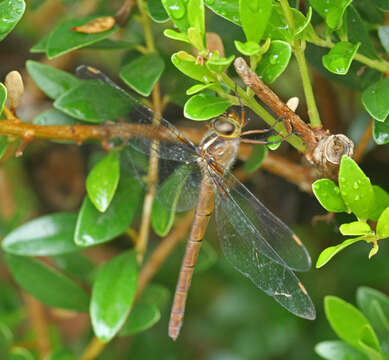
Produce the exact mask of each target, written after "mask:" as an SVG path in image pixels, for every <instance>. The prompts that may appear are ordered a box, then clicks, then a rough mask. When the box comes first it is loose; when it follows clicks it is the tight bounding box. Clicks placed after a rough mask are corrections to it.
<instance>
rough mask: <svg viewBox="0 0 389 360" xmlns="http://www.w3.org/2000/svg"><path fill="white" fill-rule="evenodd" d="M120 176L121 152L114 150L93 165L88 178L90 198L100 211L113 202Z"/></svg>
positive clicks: (87, 189)
mask: <svg viewBox="0 0 389 360" xmlns="http://www.w3.org/2000/svg"><path fill="white" fill-rule="evenodd" d="M119 178H120V164H119V153H118V152H117V151H115V150H112V151H110V152H109V153H108V154H107V155H106V156H104V157H103V158H102V159H101V160H100V161H99V162H98V163H97V164H96V165H95V166H94V167H93V169H92V170H91V171H90V173H89V175H88V177H87V179H86V191H87V192H88V196H89V199H90V201H92V203H93V205H94V206H96V209H97V210H99V211H100V212H104V211H106V210H107V208H108V206H109V204H110V203H111V201H112V198H113V196H114V195H115V191H116V188H117V186H118V184H119Z"/></svg>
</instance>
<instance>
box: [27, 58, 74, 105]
mask: <svg viewBox="0 0 389 360" xmlns="http://www.w3.org/2000/svg"><path fill="white" fill-rule="evenodd" d="M26 69H27V71H28V73H29V74H30V76H31V77H32V79H33V80H34V82H35V83H36V84H37V85H38V86H39V88H40V89H41V90H42V91H43V92H44V93H45V94H46V95H47V96H48V97H49V98H51V99H57V98H58V97H60V96H61V95H63V94H64V93H65V92H67V91H68V90H70V89H71V88H74V87H76V86H78V85H79V84H80V83H81V81H80V80H79V79H77V78H76V77H75V76H73V75H71V74H69V73H67V72H66V71H62V70H59V69H56V68H53V67H51V66H48V65H44V64H41V63H39V62H37V61H33V60H27V61H26Z"/></svg>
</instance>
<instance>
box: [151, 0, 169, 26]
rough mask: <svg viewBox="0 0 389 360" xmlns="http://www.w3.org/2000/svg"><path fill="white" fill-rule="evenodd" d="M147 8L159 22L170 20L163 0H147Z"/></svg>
mask: <svg viewBox="0 0 389 360" xmlns="http://www.w3.org/2000/svg"><path fill="white" fill-rule="evenodd" d="M146 5H147V10H148V12H149V14H150V17H151V18H152V19H153V20H154V21H155V22H157V23H164V22H166V21H168V20H169V15H168V14H167V13H166V10H165V8H164V7H163V5H162V2H161V0H148V1H147V2H146Z"/></svg>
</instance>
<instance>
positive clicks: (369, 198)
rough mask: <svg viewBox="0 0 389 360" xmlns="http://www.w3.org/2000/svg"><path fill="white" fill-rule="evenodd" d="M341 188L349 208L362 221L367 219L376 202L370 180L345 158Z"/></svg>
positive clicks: (348, 158) (343, 159)
mask: <svg viewBox="0 0 389 360" xmlns="http://www.w3.org/2000/svg"><path fill="white" fill-rule="evenodd" d="M339 187H340V193H341V194H342V197H343V200H344V202H345V204H346V205H347V207H348V208H349V209H350V210H351V211H352V212H353V213H354V214H355V215H356V216H357V217H358V218H360V219H362V220H363V219H367V218H368V217H369V213H370V210H371V208H372V206H373V202H374V191H373V187H372V186H371V183H370V179H369V178H368V177H367V176H366V175H365V174H364V173H363V171H362V170H361V169H360V167H359V166H358V165H357V163H356V162H355V161H354V160H353V159H351V158H350V157H348V156H343V158H342V161H341V163H340V168H339Z"/></svg>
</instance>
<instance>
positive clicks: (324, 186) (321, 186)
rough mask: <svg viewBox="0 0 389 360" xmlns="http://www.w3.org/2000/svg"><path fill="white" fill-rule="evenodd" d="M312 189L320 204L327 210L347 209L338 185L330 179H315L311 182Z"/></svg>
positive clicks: (338, 210) (340, 210) (339, 210)
mask: <svg viewBox="0 0 389 360" xmlns="http://www.w3.org/2000/svg"><path fill="white" fill-rule="evenodd" d="M312 190H313V193H314V194H315V196H316V198H317V200H318V201H319V202H320V205H321V206H323V208H324V209H326V210H327V211H328V212H343V211H347V207H346V204H345V203H344V201H343V198H342V196H341V195H340V190H339V187H338V186H337V185H335V184H334V183H333V181H331V180H330V179H320V180H316V181H315V182H314V183H313V184H312Z"/></svg>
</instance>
